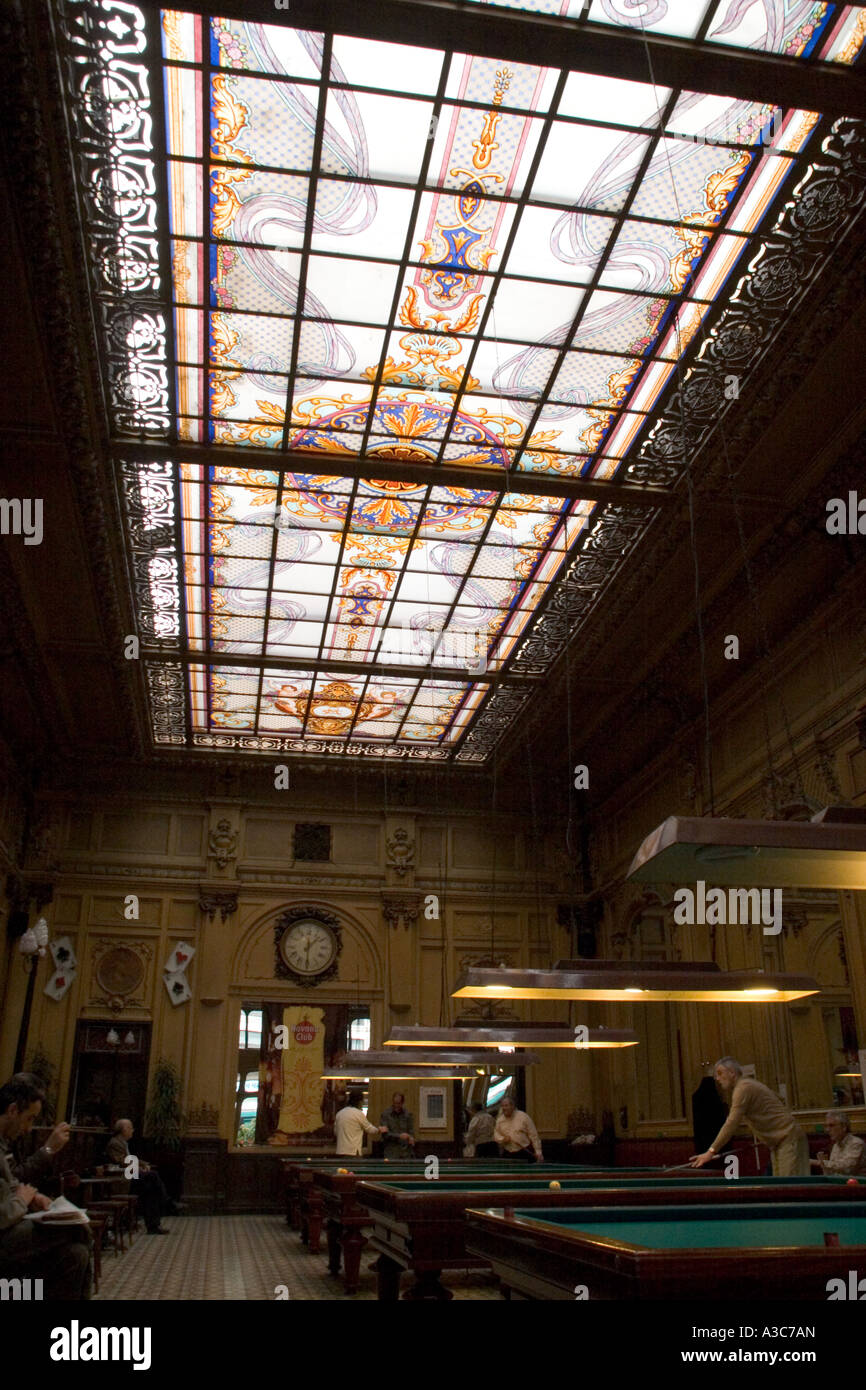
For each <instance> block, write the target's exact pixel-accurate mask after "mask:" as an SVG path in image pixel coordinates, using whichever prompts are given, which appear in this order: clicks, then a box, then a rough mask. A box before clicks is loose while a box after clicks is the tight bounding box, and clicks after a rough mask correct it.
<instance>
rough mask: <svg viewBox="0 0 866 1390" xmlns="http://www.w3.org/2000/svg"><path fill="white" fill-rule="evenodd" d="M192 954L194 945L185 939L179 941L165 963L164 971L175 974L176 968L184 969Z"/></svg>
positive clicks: (193, 953)
mask: <svg viewBox="0 0 866 1390" xmlns="http://www.w3.org/2000/svg"><path fill="white" fill-rule="evenodd" d="M194 955H195V947H194V946H190V944H189V942H187V941H179V942H178V943H177V945H176V946H175V948H174V950H173V951H172V953H171V955H170V956H169V958H168V960H167V961H166V963H165V969H166V971H167V972H171V973H172V974H175V973H176V972H177V971H178V970H186V967H187V966H188V965H189V963H190V961H191V960H192V958H193V956H194Z"/></svg>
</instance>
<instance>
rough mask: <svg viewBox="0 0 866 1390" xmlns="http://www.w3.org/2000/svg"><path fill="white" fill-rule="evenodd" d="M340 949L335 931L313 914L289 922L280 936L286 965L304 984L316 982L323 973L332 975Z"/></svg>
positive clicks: (281, 949)
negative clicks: (312, 915)
mask: <svg viewBox="0 0 866 1390" xmlns="http://www.w3.org/2000/svg"><path fill="white" fill-rule="evenodd" d="M339 949H340V943H339V941H338V939H337V934H336V932H335V931H334V930H333V928H332V927H329V926H328V924H327V923H326V922H320V921H318V920H317V918H315V917H302V918H301V919H300V920H299V921H297V922H292V923H291V925H289V926H287V927H286V929H285V931H284V932H283V934H282V936H281V937H280V955H281V957H282V959H283V961H284V963H285V965H286V966H287V967H288V970H289V972H290V973H291V974H292V975H294V976H295V977H296V978H300V979H301V980H302V981H303V982H304V983H306V984H317V983H318V982H319V980H320V979H321V978H323V977H324V976H325V975H326V974H333V969H332V967H333V968H336V960H337V954H338V952H339Z"/></svg>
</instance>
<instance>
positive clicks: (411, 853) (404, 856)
mask: <svg viewBox="0 0 866 1390" xmlns="http://www.w3.org/2000/svg"><path fill="white" fill-rule="evenodd" d="M385 848H386V850H387V852H388V867H389V868H391V869H393V870H394V872H395V873H396V875H397V877H398V878H404V877H405V876H406V874H407V873H408V872H409V870H410V869H414V867H415V841H414V840H410V838H409V831H408V830H406V829H405V827H404V826H398V827H397V829H396V830H395V831H394V834H393V835H392V836H390V838H389V839H387V840H386V841H385Z"/></svg>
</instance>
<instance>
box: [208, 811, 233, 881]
mask: <svg viewBox="0 0 866 1390" xmlns="http://www.w3.org/2000/svg"><path fill="white" fill-rule="evenodd" d="M237 849H238V832H237V831H236V830H232V827H231V821H229V820H226V818H225V817H223V818H222V819H221V820H218V821H217V823H216V827H215V828H214V829H213V830H212V831H211V832H210V834H209V836H208V853H209V854H210V855H211V856H212V857H213V858H214V859H216V862H217V868H219V869H225V868H226V867H227V866H228V865H229V864H230V863H231V862H232V860H234V859H237V857H238V855H237Z"/></svg>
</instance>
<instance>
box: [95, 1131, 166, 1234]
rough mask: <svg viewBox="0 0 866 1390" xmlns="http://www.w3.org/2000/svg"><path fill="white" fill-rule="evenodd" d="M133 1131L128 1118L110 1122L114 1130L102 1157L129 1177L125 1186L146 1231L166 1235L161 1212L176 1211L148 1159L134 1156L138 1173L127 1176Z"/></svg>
mask: <svg viewBox="0 0 866 1390" xmlns="http://www.w3.org/2000/svg"><path fill="white" fill-rule="evenodd" d="M134 1133H135V1129H134V1127H133V1124H132V1121H131V1120H118V1121H117V1123H116V1124H115V1126H114V1134H113V1135H112V1137H111V1138H110V1139H109V1141H108V1144H107V1145H106V1148H105V1157H106V1158H107V1159H108V1162H109V1163H113V1164H116V1165H117V1167H118V1168H122V1169H123V1170H124V1176H125V1177H127V1178H130V1188H129V1190H130V1192H134V1193H135V1195H136V1197H137V1198H138V1206H139V1210H140V1212H141V1214H142V1216H143V1217H144V1225H145V1229H146V1231H147V1233H148V1235H151V1236H167V1235H168V1234H169V1232H168V1228H167V1227H166V1226H163V1225H161V1218H162V1213H163V1212H164V1211H167V1212H170V1213H171V1215H172V1216H174V1215H176V1214H177V1208H176V1207H175V1206H174V1203H173V1202H172V1200H171V1198H170V1197H169V1195H168V1193H167V1192H166V1190H165V1187H164V1185H163V1181H162V1178H161V1177H160V1176H159V1173H157V1172H156V1170H155V1169H153V1168H151V1166H150V1164H149V1163H145V1162H144V1160H143V1159H136V1160H135V1164H136V1166H137V1168H138V1177H137V1178H132V1177H131V1172H132V1171H133V1165H131V1164H129V1163H128V1160H129V1159H130V1158H133V1157H134V1155H132V1154H130V1152H129V1141H130V1139H131V1138H132V1136H133V1134H134ZM127 1170H129V1171H127Z"/></svg>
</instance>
